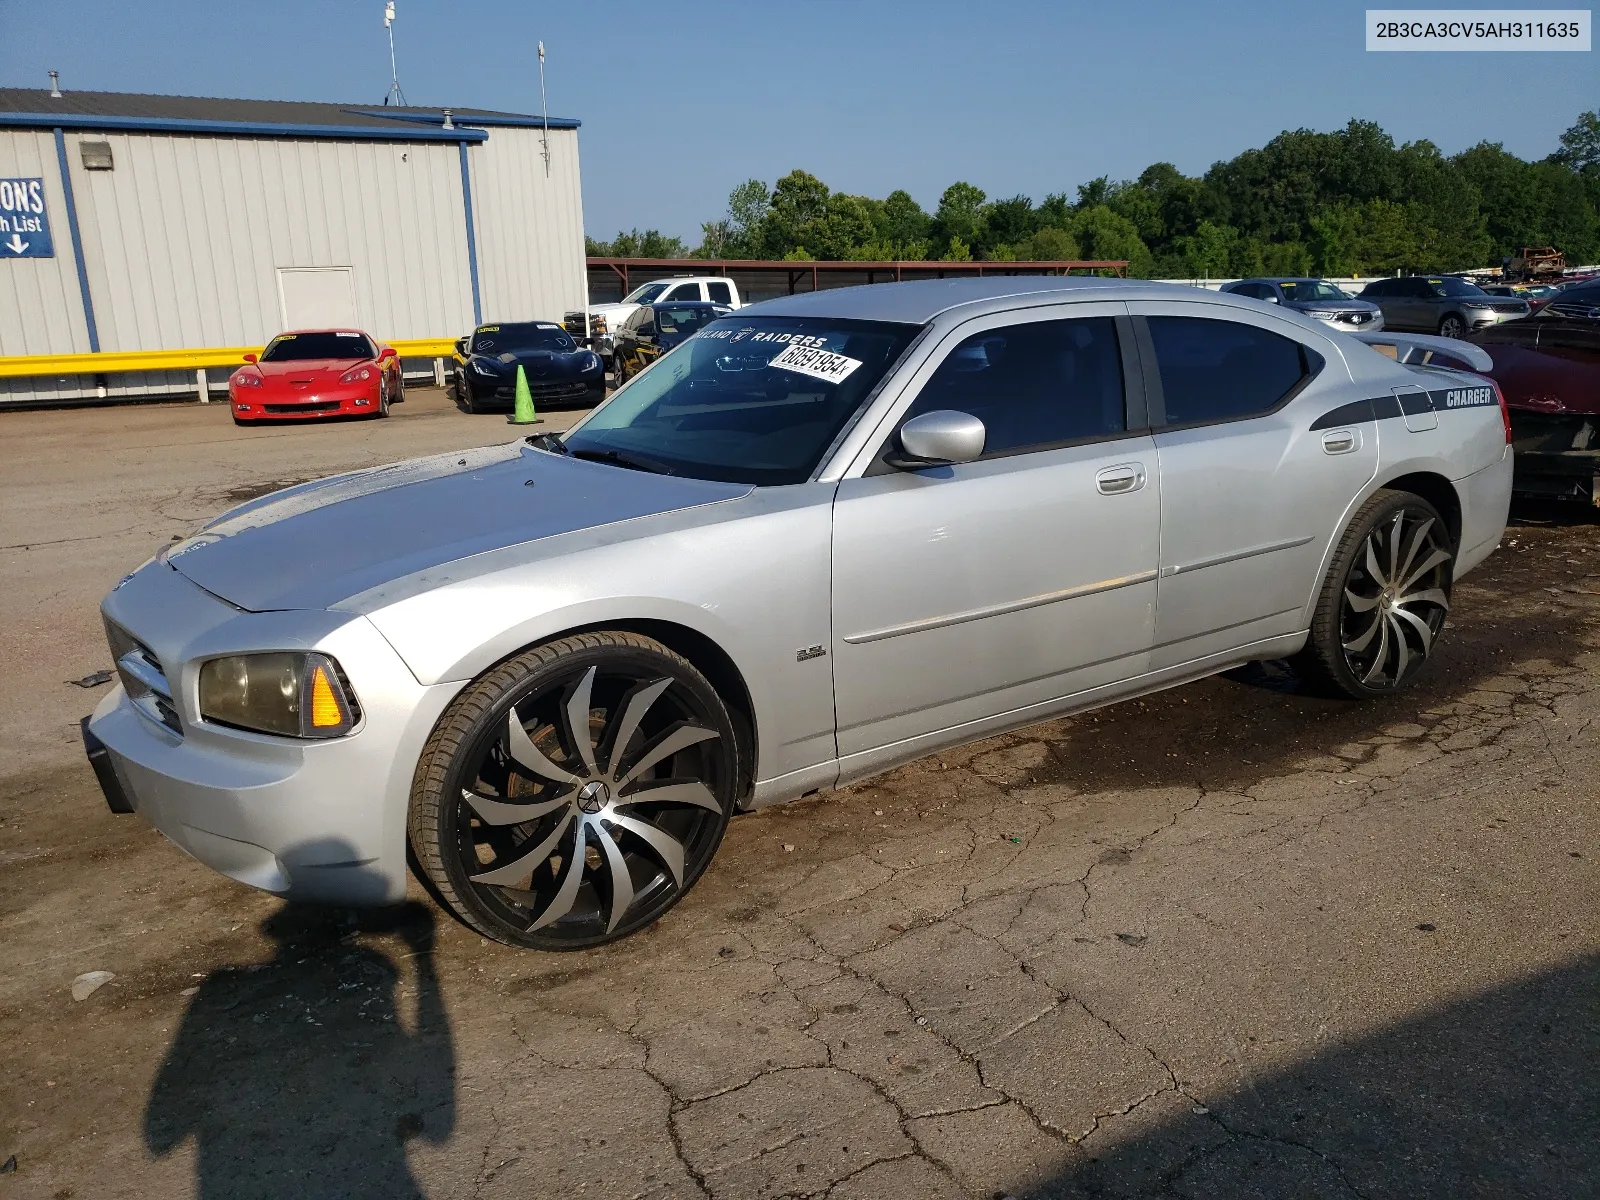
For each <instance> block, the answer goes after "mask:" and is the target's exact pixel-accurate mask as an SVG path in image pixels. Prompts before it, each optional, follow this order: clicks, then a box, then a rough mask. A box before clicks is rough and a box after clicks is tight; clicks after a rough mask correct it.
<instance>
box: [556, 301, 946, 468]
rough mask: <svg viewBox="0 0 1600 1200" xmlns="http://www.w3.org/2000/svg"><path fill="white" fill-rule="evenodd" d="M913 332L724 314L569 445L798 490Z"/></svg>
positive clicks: (873, 324)
mask: <svg viewBox="0 0 1600 1200" xmlns="http://www.w3.org/2000/svg"><path fill="white" fill-rule="evenodd" d="M918 328H919V327H918V326H915V325H894V324H888V323H885V322H877V321H841V320H829V319H827V318H824V317H760V318H756V317H750V318H738V317H723V318H721V319H720V320H717V321H713V322H712V323H711V324H709V325H707V326H706V327H705V328H703V329H702V330H700V332H699V334H698V335H697V336H695V337H693V338H690V339H689V340H688V341H686V342H684V343H683V344H681V345H680V346H678V347H677V349H675V350H673V351H672V352H671V353H670V354H667V355H666V356H664V357H663V358H661V359H658V360H657V361H656V362H655V363H654V364H653V365H652V366H651V367H650V368H649V369H648V370H646V371H645V372H644V373H643V374H641V375H639V376H638V377H637V378H636V379H634V380H633V381H632V382H631V383H629V384H628V385H627V386H626V387H624V388H623V389H622V390H621V391H619V392H617V393H615V394H614V395H613V396H612V398H611V399H610V400H608V401H606V402H605V403H604V404H602V405H601V406H600V407H599V408H597V409H595V410H594V412H593V413H592V414H590V416H589V417H588V419H587V420H585V421H583V422H582V423H581V424H580V425H578V426H577V428H575V429H574V430H573V431H572V432H571V433H569V434H568V435H567V436H566V437H565V438H564V439H563V440H564V443H565V445H566V447H567V449H568V450H569V451H570V452H571V453H573V454H579V455H588V456H596V457H599V456H606V455H614V456H616V458H618V459H626V460H632V461H635V462H648V463H649V464H651V466H653V467H654V468H656V469H665V470H669V471H670V472H671V473H673V474H675V475H687V476H690V477H692V478H695V479H715V480H721V481H724V482H728V483H754V484H783V483H803V482H804V481H805V480H807V479H809V478H810V477H811V473H812V472H813V471H815V470H816V469H817V465H818V463H819V462H820V461H821V459H822V456H823V454H824V453H825V452H826V451H827V449H828V447H829V446H830V445H832V444H833V439H834V438H835V437H837V436H838V434H839V431H840V430H841V429H843V428H844V426H845V423H846V422H847V421H849V420H850V418H851V417H852V416H854V415H855V413H856V411H857V409H858V408H860V406H861V402H862V400H863V399H865V398H866V397H867V396H868V395H869V394H870V393H871V392H872V389H873V388H874V387H876V386H877V384H878V381H879V380H880V379H882V378H883V376H884V374H885V372H887V371H888V370H889V368H890V367H891V366H893V365H894V363H895V362H896V361H897V360H898V359H899V357H900V356H901V354H903V353H904V352H905V349H906V347H907V346H909V345H910V344H911V340H912V338H914V337H915V336H916V335H917V332H918Z"/></svg>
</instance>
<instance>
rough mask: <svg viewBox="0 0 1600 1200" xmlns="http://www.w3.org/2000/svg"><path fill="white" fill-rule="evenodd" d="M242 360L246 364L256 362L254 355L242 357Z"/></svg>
mask: <svg viewBox="0 0 1600 1200" xmlns="http://www.w3.org/2000/svg"><path fill="white" fill-rule="evenodd" d="M244 360H245V362H247V363H253V362H256V361H257V359H256V356H255V355H254V354H246V355H245V356H244Z"/></svg>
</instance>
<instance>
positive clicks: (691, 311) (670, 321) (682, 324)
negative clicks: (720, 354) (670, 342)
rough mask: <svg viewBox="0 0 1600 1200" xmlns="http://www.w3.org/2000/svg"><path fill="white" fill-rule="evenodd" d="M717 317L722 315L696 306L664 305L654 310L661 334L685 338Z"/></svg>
mask: <svg viewBox="0 0 1600 1200" xmlns="http://www.w3.org/2000/svg"><path fill="white" fill-rule="evenodd" d="M719 315H724V314H718V313H716V312H714V311H713V310H712V309H710V308H708V307H702V306H700V305H698V304H696V305H693V306H690V305H687V304H682V305H665V304H664V305H662V306H661V307H660V308H658V309H656V324H657V325H658V326H659V327H660V329H661V332H662V333H676V334H682V335H684V336H686V337H687V336H688V335H689V334H691V333H693V332H694V331H695V330H697V329H699V328H700V326H702V325H704V324H705V323H706V322H708V321H710V320H711V319H712V317H714V316H719Z"/></svg>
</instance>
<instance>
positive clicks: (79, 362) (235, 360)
mask: <svg viewBox="0 0 1600 1200" xmlns="http://www.w3.org/2000/svg"><path fill="white" fill-rule="evenodd" d="M383 344H384V345H386V346H393V347H394V348H395V351H396V352H397V353H398V354H399V355H400V357H401V358H449V357H451V356H452V355H453V354H455V351H456V343H455V339H454V338H409V339H402V340H400V341H394V342H385V343H383ZM261 350H262V347H260V346H226V347H220V348H217V347H214V348H210V349H203V350H103V351H101V352H100V353H99V354H14V355H10V356H9V357H0V379H27V378H30V377H37V378H59V377H61V376H63V375H111V374H120V373H123V372H127V371H198V370H200V369H202V368H204V367H237V366H239V365H240V364H241V363H243V362H244V356H245V355H246V354H260V353H261Z"/></svg>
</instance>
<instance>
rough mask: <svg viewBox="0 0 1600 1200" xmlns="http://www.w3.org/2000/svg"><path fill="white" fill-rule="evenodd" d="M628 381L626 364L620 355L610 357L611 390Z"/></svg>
mask: <svg viewBox="0 0 1600 1200" xmlns="http://www.w3.org/2000/svg"><path fill="white" fill-rule="evenodd" d="M627 382H628V366H627V364H626V363H625V362H624V361H623V358H622V355H620V354H616V355H613V356H612V358H611V390H612V391H616V390H617V389H618V388H619V387H621V386H622V385H623V384H625V383H627Z"/></svg>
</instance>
